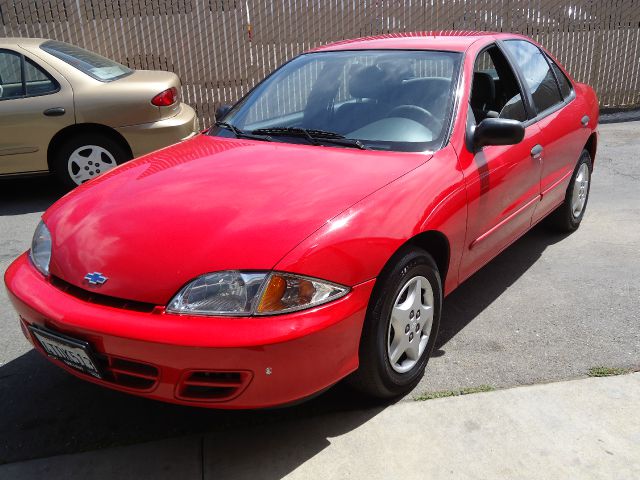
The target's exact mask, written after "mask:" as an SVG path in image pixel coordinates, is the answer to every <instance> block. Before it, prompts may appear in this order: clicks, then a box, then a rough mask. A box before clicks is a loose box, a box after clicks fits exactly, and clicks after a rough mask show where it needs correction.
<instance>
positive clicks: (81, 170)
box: [67, 145, 117, 185]
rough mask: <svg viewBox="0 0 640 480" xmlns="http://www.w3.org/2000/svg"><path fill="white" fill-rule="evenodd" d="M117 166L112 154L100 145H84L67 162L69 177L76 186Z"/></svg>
mask: <svg viewBox="0 0 640 480" xmlns="http://www.w3.org/2000/svg"><path fill="white" fill-rule="evenodd" d="M116 165H117V164H116V159H115V158H114V157H113V155H112V154H111V152H109V151H108V150H106V149H104V148H102V147H100V146H98V145H84V146H82V147H80V148H77V149H76V150H74V151H73V153H72V154H71V155H70V156H69V161H68V162H67V166H68V169H69V176H70V177H71V179H72V180H73V181H74V182H75V183H76V185H80V184H82V183H84V182H86V181H87V180H91V179H92V178H95V177H97V176H98V175H100V174H101V173H104V172H106V171H107V170H111V169H112V168H114V167H115V166H116Z"/></svg>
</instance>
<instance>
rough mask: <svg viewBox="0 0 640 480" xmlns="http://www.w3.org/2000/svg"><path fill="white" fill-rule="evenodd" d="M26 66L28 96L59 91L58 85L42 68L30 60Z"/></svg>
mask: <svg viewBox="0 0 640 480" xmlns="http://www.w3.org/2000/svg"><path fill="white" fill-rule="evenodd" d="M25 60H26V61H25V64H24V80H25V86H26V88H27V96H33V95H45V94H47V93H53V92H56V91H57V90H58V84H57V83H56V82H55V80H54V79H53V78H51V77H50V76H49V74H48V73H46V72H45V71H44V70H43V69H42V68H40V67H39V66H38V65H36V64H35V63H33V62H32V61H31V60H29V59H28V58H27V59H25Z"/></svg>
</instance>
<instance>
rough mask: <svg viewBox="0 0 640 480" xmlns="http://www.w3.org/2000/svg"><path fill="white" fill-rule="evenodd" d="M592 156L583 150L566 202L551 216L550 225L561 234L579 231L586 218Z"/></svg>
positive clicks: (568, 189)
mask: <svg viewBox="0 0 640 480" xmlns="http://www.w3.org/2000/svg"><path fill="white" fill-rule="evenodd" d="M591 170H592V163H591V155H590V154H589V152H588V151H587V150H583V151H582V153H581V154H580V159H579V160H578V163H577V165H576V168H575V170H574V171H573V175H572V177H571V181H570V182H569V186H568V187H567V193H566V194H565V198H564V202H563V203H562V204H561V205H560V206H559V207H558V208H557V209H556V210H555V211H554V212H553V213H552V214H551V215H549V219H548V225H550V226H551V227H552V228H554V229H555V230H559V231H561V232H573V231H575V230H577V228H578V227H579V226H580V222H582V217H584V212H585V210H586V208H587V201H588V200H589V190H590V188H591Z"/></svg>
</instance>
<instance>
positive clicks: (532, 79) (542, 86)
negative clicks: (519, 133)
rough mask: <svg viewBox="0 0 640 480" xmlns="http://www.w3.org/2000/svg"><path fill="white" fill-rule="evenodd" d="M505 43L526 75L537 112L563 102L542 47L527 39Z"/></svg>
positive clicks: (525, 78)
mask: <svg viewBox="0 0 640 480" xmlns="http://www.w3.org/2000/svg"><path fill="white" fill-rule="evenodd" d="M504 44H505V46H506V48H507V50H508V51H509V53H510V54H511V56H512V57H513V59H514V60H515V62H516V63H517V65H518V67H519V68H520V71H521V72H522V75H523V76H524V81H525V83H526V85H527V87H528V89H529V91H530V92H531V96H532V97H533V103H534V106H535V108H536V111H537V113H540V112H543V111H545V110H547V109H549V108H552V107H554V106H556V105H558V104H560V103H562V101H563V98H562V95H560V89H559V87H558V84H557V83H556V79H555V76H554V74H553V72H552V71H551V68H550V67H549V64H548V63H547V60H546V59H545V56H544V55H543V53H542V52H541V51H540V49H539V48H538V47H536V46H535V45H533V44H532V43H529V42H527V41H525V40H506V41H505V42H504Z"/></svg>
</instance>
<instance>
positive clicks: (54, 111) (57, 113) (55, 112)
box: [42, 107, 65, 117]
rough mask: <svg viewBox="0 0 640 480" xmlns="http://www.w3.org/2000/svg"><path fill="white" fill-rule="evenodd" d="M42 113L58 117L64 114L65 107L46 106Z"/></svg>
mask: <svg viewBox="0 0 640 480" xmlns="http://www.w3.org/2000/svg"><path fill="white" fill-rule="evenodd" d="M42 113H43V114H44V115H46V116H47V117H60V116H62V115H64V114H65V109H64V108H62V107H55V108H47V109H46V110H45V111H44V112H42Z"/></svg>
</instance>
